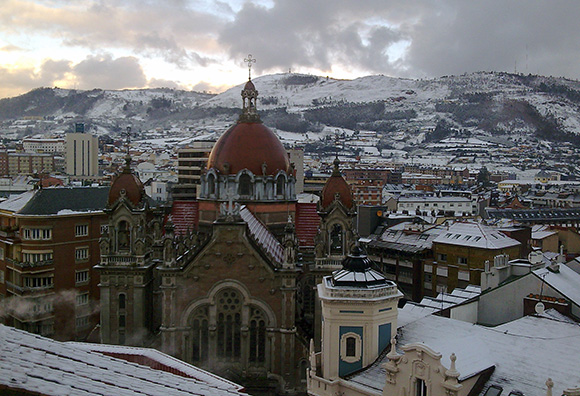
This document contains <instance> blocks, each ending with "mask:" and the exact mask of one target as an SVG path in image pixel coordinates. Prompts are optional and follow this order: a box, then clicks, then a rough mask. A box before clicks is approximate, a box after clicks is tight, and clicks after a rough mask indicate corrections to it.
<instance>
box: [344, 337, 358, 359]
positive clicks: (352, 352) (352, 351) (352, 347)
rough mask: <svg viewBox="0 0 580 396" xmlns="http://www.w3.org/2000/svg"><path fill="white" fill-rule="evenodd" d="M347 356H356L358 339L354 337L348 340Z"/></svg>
mask: <svg viewBox="0 0 580 396" xmlns="http://www.w3.org/2000/svg"><path fill="white" fill-rule="evenodd" d="M346 356H349V357H350V356H356V338H354V337H348V338H347V339H346Z"/></svg>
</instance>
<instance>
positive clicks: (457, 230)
mask: <svg viewBox="0 0 580 396" xmlns="http://www.w3.org/2000/svg"><path fill="white" fill-rule="evenodd" d="M433 242H434V243H445V244H450V245H457V246H468V247H473V248H480V249H503V248H508V247H512V246H518V245H519V244H520V242H518V241H516V240H515V239H512V238H510V237H508V236H507V235H505V234H504V233H502V232H500V231H498V230H497V229H495V228H492V227H489V226H486V225H483V224H480V223H472V222H470V223H467V222H465V223H463V222H457V223H453V224H452V225H450V226H449V229H448V230H446V231H443V232H442V233H441V234H440V235H439V236H438V237H437V238H436V239H435V240H434V241H433Z"/></svg>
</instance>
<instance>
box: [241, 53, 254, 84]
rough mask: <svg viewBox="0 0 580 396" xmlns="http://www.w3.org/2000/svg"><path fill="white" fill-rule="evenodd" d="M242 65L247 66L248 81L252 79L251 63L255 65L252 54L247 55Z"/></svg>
mask: <svg viewBox="0 0 580 396" xmlns="http://www.w3.org/2000/svg"><path fill="white" fill-rule="evenodd" d="M244 63H247V64H248V80H251V79H252V63H256V59H254V58H252V54H248V57H247V58H245V59H244Z"/></svg>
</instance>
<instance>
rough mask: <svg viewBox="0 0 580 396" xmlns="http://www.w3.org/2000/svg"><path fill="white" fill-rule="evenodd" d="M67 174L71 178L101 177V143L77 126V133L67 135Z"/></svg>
mask: <svg viewBox="0 0 580 396" xmlns="http://www.w3.org/2000/svg"><path fill="white" fill-rule="evenodd" d="M66 173H67V174H68V175H71V176H81V177H82V176H84V177H89V178H90V177H95V176H98V175H99V141H98V139H97V137H96V136H93V135H91V134H89V133H85V132H84V126H83V127H79V126H78V125H77V131H76V132H75V133H67V135H66Z"/></svg>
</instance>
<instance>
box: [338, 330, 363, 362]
mask: <svg viewBox="0 0 580 396" xmlns="http://www.w3.org/2000/svg"><path fill="white" fill-rule="evenodd" d="M361 349H362V338H361V336H360V335H359V334H356V333H353V332H348V333H345V334H343V335H341V336H340V359H341V360H342V361H345V362H347V363H354V362H358V361H359V360H360V359H361V357H362V353H361Z"/></svg>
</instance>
